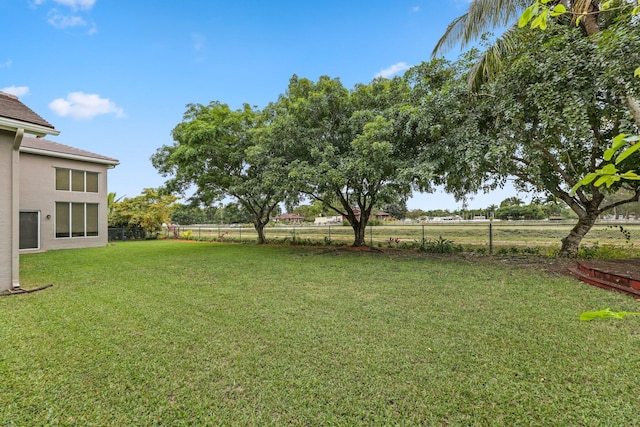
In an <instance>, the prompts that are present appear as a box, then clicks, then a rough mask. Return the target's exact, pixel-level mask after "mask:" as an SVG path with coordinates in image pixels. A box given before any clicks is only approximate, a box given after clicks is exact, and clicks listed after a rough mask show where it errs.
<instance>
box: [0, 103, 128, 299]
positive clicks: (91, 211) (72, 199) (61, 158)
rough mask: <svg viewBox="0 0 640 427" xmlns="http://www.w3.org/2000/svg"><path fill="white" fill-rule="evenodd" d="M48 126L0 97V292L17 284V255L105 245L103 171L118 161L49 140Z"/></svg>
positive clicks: (24, 108)
mask: <svg viewBox="0 0 640 427" xmlns="http://www.w3.org/2000/svg"><path fill="white" fill-rule="evenodd" d="M59 133H60V132H59V131H58V130H56V129H55V128H54V127H53V125H51V124H50V123H49V122H47V121H46V120H44V119H43V118H42V117H40V116H39V115H38V114H36V113H35V112H34V111H33V110H31V109H30V108H29V107H27V106H26V105H24V104H23V103H22V102H20V100H19V99H18V98H17V97H16V96H13V95H10V94H6V93H3V92H0V230H2V232H3V236H4V237H3V238H1V239H0V291H6V290H11V289H16V288H19V287H20V283H19V253H20V251H21V250H23V251H42V250H47V249H61V248H71V247H86V246H100V245H104V244H106V242H107V169H109V168H112V167H114V166H115V165H117V164H118V161H117V160H115V159H112V158H109V157H105V156H100V155H98V154H94V153H89V152H87V151H83V150H79V149H75V148H72V147H68V146H65V145H62V144H57V143H55V142H52V141H47V140H42V139H36V138H33V137H30V136H25V135H26V134H30V135H34V136H36V137H38V138H42V137H44V136H46V135H58V134H59Z"/></svg>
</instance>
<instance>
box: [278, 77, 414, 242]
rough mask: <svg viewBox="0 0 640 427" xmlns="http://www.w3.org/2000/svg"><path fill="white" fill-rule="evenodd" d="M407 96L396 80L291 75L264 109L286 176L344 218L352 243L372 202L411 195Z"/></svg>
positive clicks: (406, 88) (357, 238)
mask: <svg viewBox="0 0 640 427" xmlns="http://www.w3.org/2000/svg"><path fill="white" fill-rule="evenodd" d="M409 95H410V88H409V86H408V85H407V84H406V83H405V82H404V81H403V80H402V79H399V78H395V79H392V80H387V79H376V80H374V81H373V82H371V83H370V84H368V85H365V84H359V85H356V87H355V88H354V89H352V90H348V89H346V88H344V87H343V86H342V83H340V81H339V80H338V79H331V78H329V77H327V76H323V77H320V79H319V80H318V81H317V82H313V81H311V80H308V79H304V78H298V77H297V76H293V77H292V78H291V80H290V82H289V87H288V88H287V91H286V93H285V94H283V95H281V96H280V99H279V100H278V101H277V102H275V103H272V104H271V105H270V106H269V107H267V111H268V112H269V115H270V118H271V120H270V123H271V124H270V128H269V134H270V138H269V140H270V141H271V143H272V145H273V147H275V148H274V150H275V151H278V152H279V153H280V154H279V155H281V156H282V157H284V158H287V159H288V160H287V164H288V166H287V170H288V181H289V182H290V183H291V185H292V186H293V187H295V188H296V189H297V190H298V191H300V192H301V193H303V194H305V195H306V196H307V197H309V198H310V199H313V200H317V201H320V202H321V203H322V204H323V205H324V206H327V207H329V208H330V210H331V211H332V212H334V213H337V214H339V215H343V216H344V217H345V218H346V219H347V221H348V222H349V224H350V225H351V226H352V227H353V230H354V245H358V246H359V245H364V244H365V239H364V231H365V230H366V226H367V223H368V221H369V217H370V215H371V213H372V209H373V207H374V206H384V205H385V204H387V203H391V202H397V200H405V199H406V198H407V196H408V195H409V194H410V193H411V185H412V184H414V182H415V174H411V173H409V171H408V170H409V167H410V166H411V164H412V162H411V155H412V153H414V152H415V149H417V147H416V144H415V142H416V141H415V139H414V138H413V137H414V135H413V133H412V132H411V130H412V128H411V126H408V125H407V121H408V120H409V119H410V118H411V116H410V115H409V114H408V113H407V111H406V108H405V107H406V106H405V103H406V100H407V99H408V97H409ZM358 211H359V212H358Z"/></svg>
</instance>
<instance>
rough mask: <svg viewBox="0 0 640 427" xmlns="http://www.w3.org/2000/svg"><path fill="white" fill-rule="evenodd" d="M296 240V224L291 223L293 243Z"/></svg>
mask: <svg viewBox="0 0 640 427" xmlns="http://www.w3.org/2000/svg"><path fill="white" fill-rule="evenodd" d="M295 242H296V225H295V224H293V243H295Z"/></svg>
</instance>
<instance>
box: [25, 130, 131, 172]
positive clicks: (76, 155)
mask: <svg viewBox="0 0 640 427" xmlns="http://www.w3.org/2000/svg"><path fill="white" fill-rule="evenodd" d="M20 151H21V152H25V153H32V154H40V155H45V156H52V157H61V158H66V159H77V160H84V161H88V162H94V163H102V164H107V165H111V166H115V165H117V164H118V163H120V162H119V161H118V160H117V159H114V158H112V157H106V156H103V155H100V154H96V153H92V152H90V151H85V150H81V149H79V148H74V147H70V146H68V145H64V144H59V143H57V142H53V141H49V140H48V139H43V138H33V137H31V136H25V137H24V138H23V139H22V145H20Z"/></svg>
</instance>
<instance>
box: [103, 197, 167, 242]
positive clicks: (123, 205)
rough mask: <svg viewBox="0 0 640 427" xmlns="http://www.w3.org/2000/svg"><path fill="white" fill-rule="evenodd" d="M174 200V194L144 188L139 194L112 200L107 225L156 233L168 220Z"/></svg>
mask: <svg viewBox="0 0 640 427" xmlns="http://www.w3.org/2000/svg"><path fill="white" fill-rule="evenodd" d="M176 200H177V197H176V196H174V195H171V194H165V193H163V192H161V191H160V190H159V189H157V188H145V189H144V190H142V194H141V195H139V196H136V197H130V198H124V199H123V200H122V201H120V202H114V205H113V211H112V212H111V214H110V215H109V226H111V227H124V228H139V229H142V230H144V231H145V232H146V233H149V234H153V233H157V232H159V231H160V230H161V229H162V224H164V223H169V222H170V219H169V218H170V215H171V212H172V210H173V209H174V208H175V201H176Z"/></svg>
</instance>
